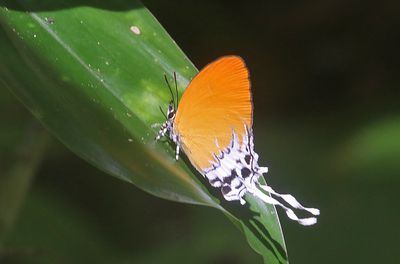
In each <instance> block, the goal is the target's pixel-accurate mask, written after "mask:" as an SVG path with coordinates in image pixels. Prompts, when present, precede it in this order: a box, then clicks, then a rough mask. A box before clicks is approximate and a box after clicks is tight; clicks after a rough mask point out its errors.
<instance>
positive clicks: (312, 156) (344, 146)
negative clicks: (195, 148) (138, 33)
mask: <svg viewBox="0 0 400 264" xmlns="http://www.w3.org/2000/svg"><path fill="white" fill-rule="evenodd" d="M144 4H145V5H146V6H147V7H149V9H150V10H151V11H152V12H153V13H154V14H155V16H156V17H157V18H158V19H159V20H160V22H161V23H162V24H163V25H164V27H165V28H166V29H167V30H168V31H169V33H170V34H171V35H172V36H173V37H174V39H175V40H176V41H177V43H178V44H179V45H180V46H181V47H182V48H183V50H184V51H185V53H186V54H188V55H189V56H190V58H191V59H192V61H194V62H195V64H196V65H197V66H198V67H199V68H201V66H203V65H205V64H206V63H208V62H210V61H212V60H213V59H215V58H216V57H219V56H221V55H225V54H239V55H241V56H243V57H244V58H245V59H246V61H247V64H248V66H249V68H250V70H251V78H252V87H253V95H254V105H255V120H254V130H255V144H256V150H257V151H258V152H259V153H260V156H261V157H260V162H261V164H266V165H268V166H269V167H270V174H269V175H268V176H269V178H268V181H269V183H270V184H271V185H272V186H274V187H275V189H277V190H280V191H282V192H290V193H293V194H295V195H296V196H297V197H298V198H299V199H300V200H301V201H304V202H305V203H306V204H312V205H313V206H314V205H315V206H316V207H319V208H320V209H321V212H322V215H321V218H320V222H319V223H318V224H317V225H316V226H315V227H311V228H304V227H301V226H298V225H296V224H293V223H291V222H289V221H288V220H285V219H284V218H282V219H283V223H282V224H283V229H284V233H285V238H286V243H287V245H288V251H289V256H290V260H291V262H292V263H338V262H339V263H343V262H344V263H398V262H400V254H399V252H398V250H397V244H398V243H397V237H399V235H400V229H399V228H398V227H397V225H398V223H399V221H400V207H399V206H398V205H397V200H398V190H397V189H398V186H399V183H400V178H399V176H400V164H399V162H398V161H399V157H400V146H399V145H400V127H399V123H400V106H399V101H400V100H399V99H400V89H399V87H400V76H399V74H398V62H399V61H400V54H399V52H400V50H399V49H398V43H399V40H400V32H399V28H400V18H399V16H398V14H399V10H400V6H399V3H397V2H395V1H391V2H390V1H387V2H380V3H378V2H376V1H362V2H360V1H345V0H339V1H334V0H329V1H322V2H319V3H316V2H314V1H305V2H297V1H285V2H272V1H262V2H261V1H250V2H246V3H241V4H233V3H232V2H230V1H211V0H209V1H202V2H196V3H194V2H181V1H168V2H160V1H154V0H147V1H144ZM0 92H1V94H0V99H1V100H0V102H1V113H0V117H1V120H0V121H1V124H2V125H1V127H2V129H1V134H0V135H1V138H0V142H1V150H2V152H1V154H2V157H3V155H4V153H6V151H3V150H4V149H12V148H13V147H14V144H17V143H15V141H13V140H10V139H12V138H13V137H14V136H16V134H15V131H20V128H19V127H18V126H16V125H15V122H17V123H19V124H24V123H25V122H27V120H29V118H30V117H29V114H28V113H27V112H26V111H25V110H23V108H22V106H20V105H19V104H18V103H17V102H16V101H15V100H14V99H13V98H12V96H11V95H10V94H9V93H8V91H7V90H5V89H4V88H3V87H1V90H0ZM10 113H12V114H10ZM46 153H47V155H46V157H45V158H44V160H43V163H42V165H41V167H40V169H39V171H38V172H37V177H36V179H35V182H34V184H33V186H32V188H31V191H30V192H29V194H28V199H27V200H26V202H25V205H24V207H23V209H22V211H21V213H20V215H19V218H18V221H17V222H16V223H15V225H14V229H13V231H11V232H9V234H8V236H7V240H6V242H5V244H4V247H3V249H2V251H1V253H0V257H1V258H2V260H3V261H8V262H9V263H26V262H27V260H30V261H31V262H32V263H54V262H57V263H71V262H73V263H77V262H82V263H88V262H92V263H110V262H113V263H132V262H133V263H186V262H187V261H188V259H190V262H191V263H257V262H261V259H260V258H259V257H258V256H257V255H255V253H253V252H252V251H251V249H250V248H249V246H248V245H247V244H246V243H244V241H243V240H242V238H241V235H240V234H239V232H238V231H237V230H236V229H235V228H234V227H233V226H231V225H230V224H228V223H227V221H226V220H225V219H224V217H222V216H219V215H216V214H215V212H214V210H211V209H208V208H201V207H194V206H187V205H182V204H175V203H171V202H167V201H165V200H162V199H156V198H154V197H152V196H150V195H147V194H145V193H143V192H141V191H139V190H137V189H134V188H132V187H131V185H127V184H125V183H123V182H120V181H117V180H115V179H114V178H111V177H108V176H106V175H104V174H102V173H100V172H98V171H97V170H96V169H94V168H92V167H91V166H89V165H87V164H86V163H84V162H83V161H81V160H79V159H77V158H76V157H75V156H74V155H72V154H71V153H70V152H69V151H68V150H66V149H65V148H64V147H63V146H61V145H60V144H59V143H57V142H55V141H53V140H51V141H50V143H49V149H48V150H47V152H46ZM1 161H3V159H2V160H1ZM94 179H95V180H94ZM94 181H95V182H96V184H93V182H94ZM121 201H125V202H124V203H121ZM127 201H129V202H127ZM221 234H223V235H221ZM76 236H79V237H80V239H79V240H77V239H76ZM71 250H73V251H74V254H71ZM5 263H7V262H5Z"/></svg>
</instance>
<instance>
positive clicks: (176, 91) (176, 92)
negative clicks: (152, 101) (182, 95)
mask: <svg viewBox="0 0 400 264" xmlns="http://www.w3.org/2000/svg"><path fill="white" fill-rule="evenodd" d="M174 80H175V94H176V107H175V109H177V108H178V82H177V81H176V72H174Z"/></svg>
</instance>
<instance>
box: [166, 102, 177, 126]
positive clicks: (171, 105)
mask: <svg viewBox="0 0 400 264" xmlns="http://www.w3.org/2000/svg"><path fill="white" fill-rule="evenodd" d="M175 114H176V109H175V103H174V102H173V101H171V102H169V105H168V111H167V121H171V122H172V121H174V119H175Z"/></svg>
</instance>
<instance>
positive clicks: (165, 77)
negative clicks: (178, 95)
mask: <svg viewBox="0 0 400 264" xmlns="http://www.w3.org/2000/svg"><path fill="white" fill-rule="evenodd" d="M164 79H165V82H166V83H167V85H168V89H169V92H170V93H171V98H172V102H173V103H174V106H175V99H174V98H175V96H174V93H173V92H172V89H171V85H170V84H169V81H168V78H167V75H166V74H164Z"/></svg>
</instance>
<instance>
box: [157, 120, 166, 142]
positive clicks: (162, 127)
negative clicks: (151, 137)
mask: <svg viewBox="0 0 400 264" xmlns="http://www.w3.org/2000/svg"><path fill="white" fill-rule="evenodd" d="M167 131H168V124H167V123H164V124H162V125H161V128H160V130H159V131H158V133H157V136H156V138H155V139H156V140H160V138H161V137H163V136H165V134H166V133H167Z"/></svg>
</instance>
